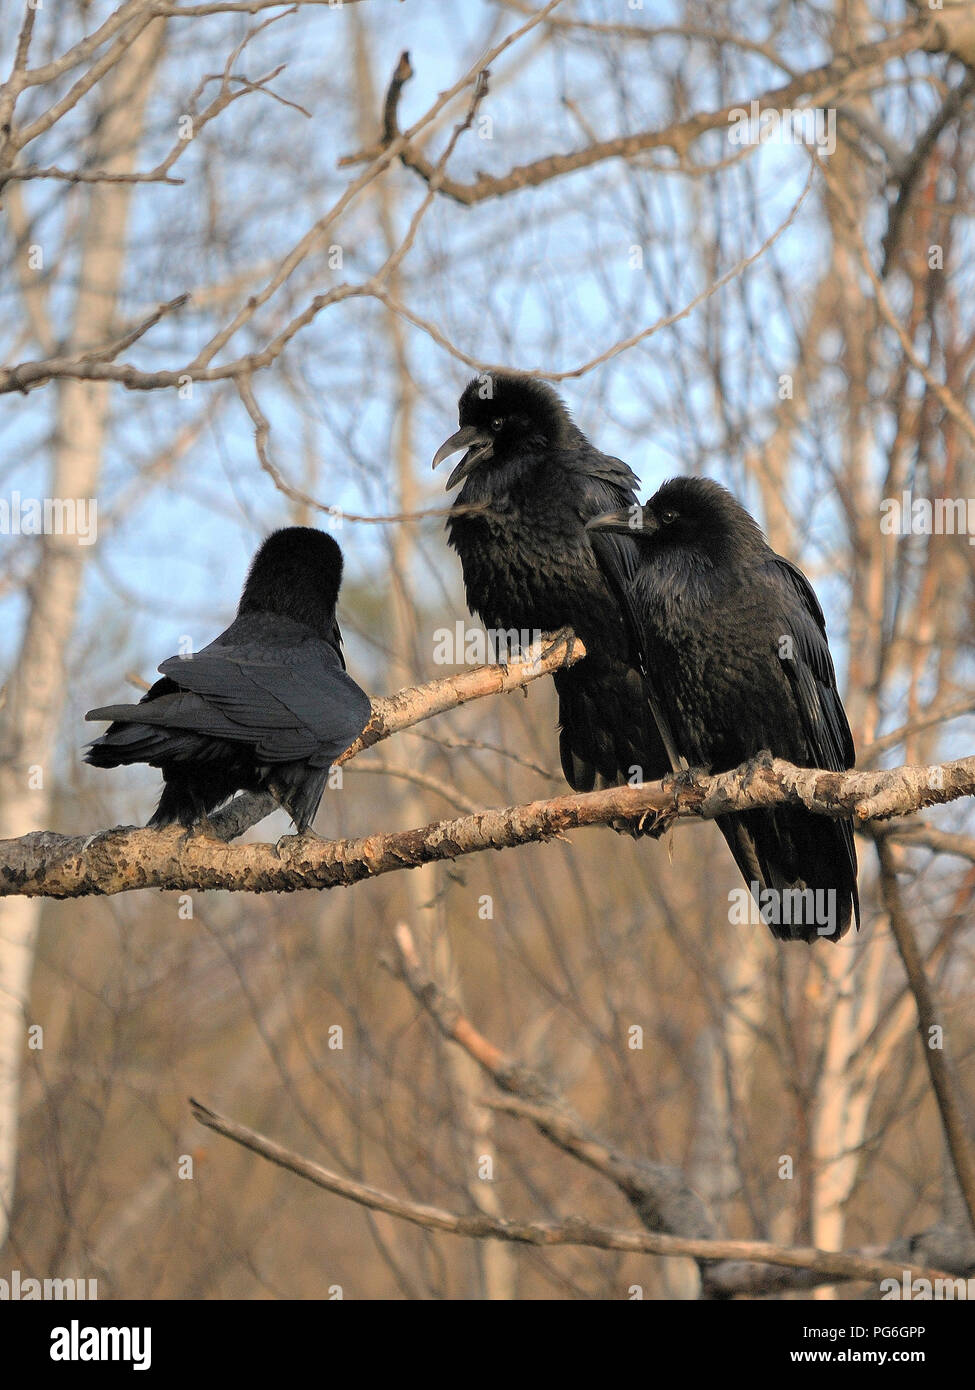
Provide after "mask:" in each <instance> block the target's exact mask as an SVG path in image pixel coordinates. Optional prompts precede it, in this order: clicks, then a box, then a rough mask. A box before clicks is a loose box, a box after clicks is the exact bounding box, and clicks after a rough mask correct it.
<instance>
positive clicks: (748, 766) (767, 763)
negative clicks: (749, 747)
mask: <svg viewBox="0 0 975 1390" xmlns="http://www.w3.org/2000/svg"><path fill="white" fill-rule="evenodd" d="M774 762H775V757H774V755H773V754H772V753H771V752H770V750H769V749H768V748H762V749H761V750H760V751H759V752H758V753H756V754H755V755H754V757H751V758H749V759H748V761H747V762H746V763H745V777H746V779H748V780H750V779H751V778H752V777H754V776H755V774H756V773H757V772H767V771H768V770H769V768H770V767H771V766H772V764H773V763H774Z"/></svg>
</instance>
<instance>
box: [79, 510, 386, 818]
mask: <svg viewBox="0 0 975 1390" xmlns="http://www.w3.org/2000/svg"><path fill="white" fill-rule="evenodd" d="M341 582H342V552H341V550H340V549H339V547H338V545H337V544H336V543H335V541H334V540H333V539H332V538H331V536H326V535H325V534H324V533H323V532H322V531H316V530H314V529H313V528H312V527H308V526H288V527H285V528H284V529H283V530H280V531H275V532H274V533H273V534H272V535H270V536H268V538H267V540H266V541H264V543H263V545H262V546H261V547H260V549H259V550H258V552H257V554H256V555H255V556H254V559H253V562H252V563H251V567H250V570H249V571H248V574H247V580H246V582H245V584H244V591H243V593H242V594H241V598H240V604H239V606H238V609H237V617H236V619H235V620H234V622H232V623H231V625H230V627H228V628H227V630H226V632H222V633H221V634H220V636H219V637H217V638H215V639H214V641H212V642H211V643H210V645H209V646H208V647H204V648H203V650H202V651H199V652H195V653H190V654H188V655H186V656H171V657H170V658H169V659H168V660H167V661H164V662H163V663H162V665H161V666H160V667H159V670H160V671H161V672H162V680H158V681H156V683H155V685H153V686H152V688H151V689H150V690H148V691H147V692H146V694H145V695H144V696H143V697H142V699H141V701H140V702H139V703H138V704H137V705H107V706H105V708H103V709H93V710H89V711H88V713H87V714H86V715H85V718H86V719H111V720H112V721H114V722H113V723H112V725H111V727H110V728H109V729H107V730H106V732H105V733H104V734H102V736H101V737H100V738H97V739H95V741H94V742H93V743H91V744H90V745H89V747H88V750H87V753H86V754H85V761H86V762H88V763H91V764H92V765H93V766H94V767H118V766H120V765H121V764H124V763H148V764H149V765H150V766H151V767H158V768H161V769H162V774H163V781H164V784H165V785H164V787H163V793H162V796H161V798H160V801H159V805H158V806H157V807H156V811H155V814H154V815H153V817H152V819H151V820H150V821H149V825H150V826H152V827H153V828H156V829H158V828H159V827H161V826H164V825H171V824H172V823H173V822H178V823H179V824H180V825H183V826H186V827H187V829H189V828H190V827H192V826H193V825H194V824H195V823H196V822H197V821H198V820H201V819H203V820H204V821H205V820H206V818H207V817H208V816H209V814H210V813H211V812H212V811H214V810H215V809H216V808H217V807H218V806H219V805H220V804H221V802H224V801H226V800H227V799H228V798H229V797H231V796H233V794H234V793H235V792H237V791H267V792H270V793H271V795H272V796H273V797H274V798H275V799H276V800H277V802H278V803H279V805H281V806H282V807H283V808H284V809H285V810H286V811H287V812H288V814H289V815H290V816H291V819H292V820H293V821H294V823H295V825H296V826H297V829H298V833H299V834H304V833H305V831H306V830H307V828H308V826H309V825H310V823H311V821H312V820H313V819H314V816H315V812H316V811H317V810H318V803H319V802H320V801H321V799H322V793H323V792H324V790H325V782H326V779H327V778H328V772H329V768H330V767H331V765H332V763H333V761H334V760H335V758H337V757H338V755H339V754H340V753H342V752H344V751H345V749H346V748H348V746H349V744H350V743H352V742H353V741H354V740H355V739H356V737H357V736H358V735H359V734H360V733H361V732H362V729H363V728H364V727H365V725H366V723H367V722H368V720H369V714H370V709H371V705H370V701H369V697H368V695H366V694H365V692H364V691H362V690H360V688H359V687H358V686H357V685H356V683H355V681H353V680H352V678H351V677H350V676H347V675H346V674H345V660H344V658H343V656H342V648H341V644H342V634H341V632H340V631H339V625H338V622H337V621H336V617H335V604H336V601H337V600H338V594H339V586H340V585H341Z"/></svg>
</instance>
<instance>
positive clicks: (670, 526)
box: [586, 478, 765, 564]
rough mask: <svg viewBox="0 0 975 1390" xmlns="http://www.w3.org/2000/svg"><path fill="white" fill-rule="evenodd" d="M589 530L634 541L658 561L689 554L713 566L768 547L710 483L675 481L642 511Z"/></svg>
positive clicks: (595, 522)
mask: <svg viewBox="0 0 975 1390" xmlns="http://www.w3.org/2000/svg"><path fill="white" fill-rule="evenodd" d="M586 530H587V531H618V532H620V533H621V534H623V535H626V536H632V538H633V539H634V540H635V541H637V542H639V543H640V546H641V549H644V550H645V551H647V552H652V553H653V554H654V555H655V556H657V557H662V556H664V555H665V554H667V553H671V554H673V553H674V552H676V551H685V552H693V553H694V554H696V555H699V556H700V557H701V558H703V559H707V560H709V561H711V563H713V564H718V563H722V562H727V561H729V560H734V559H736V558H740V557H741V556H742V555H744V554H748V553H749V552H752V551H754V550H758V549H764V547H765V538H764V537H763V535H762V532H761V530H760V529H759V527H758V525H757V523H756V522H755V521H754V520H753V519H752V517H751V516H749V514H748V512H746V511H745V508H744V507H743V506H742V505H741V504H740V503H739V502H736V500H735V499H734V497H732V495H731V493H730V492H729V491H728V489H727V488H724V487H722V486H721V484H720V483H716V482H714V481H713V479H711V478H671V479H670V481H669V482H666V483H664V484H663V486H662V487H661V488H660V489H659V490H658V491H657V492H655V493H654V495H653V496H652V497H651V498H650V499H649V501H647V502H644V504H643V506H642V507H629V508H626V509H625V510H624V511H620V512H607V513H606V514H605V515H603V516H596V517H593V518H592V520H591V521H588V522H587V523H586ZM648 558H649V556H648Z"/></svg>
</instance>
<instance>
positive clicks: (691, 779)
mask: <svg viewBox="0 0 975 1390" xmlns="http://www.w3.org/2000/svg"><path fill="white" fill-rule="evenodd" d="M710 774H711V769H710V768H709V767H704V766H700V767H682V768H681V770H680V772H672V773H671V774H670V776H669V778H668V779H667V780H668V782H669V783H670V785H671V786H672V787H673V788H674V789H675V790H678V791H679V790H683V789H684V788H686V787H693V786H694V784H695V782H696V781H697V780H698V778H699V777H708V776H710Z"/></svg>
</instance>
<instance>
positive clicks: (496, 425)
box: [491, 415, 504, 434]
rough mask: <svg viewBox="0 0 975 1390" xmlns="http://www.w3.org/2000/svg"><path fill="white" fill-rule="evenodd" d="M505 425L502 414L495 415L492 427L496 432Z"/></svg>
mask: <svg viewBox="0 0 975 1390" xmlns="http://www.w3.org/2000/svg"><path fill="white" fill-rule="evenodd" d="M503 426H504V421H503V420H502V418H501V416H500V415H495V417H494V419H493V420H492V421H491V429H492V430H493V431H494V433H495V434H497V433H498V432H499V430H501V429H502V427H503Z"/></svg>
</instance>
